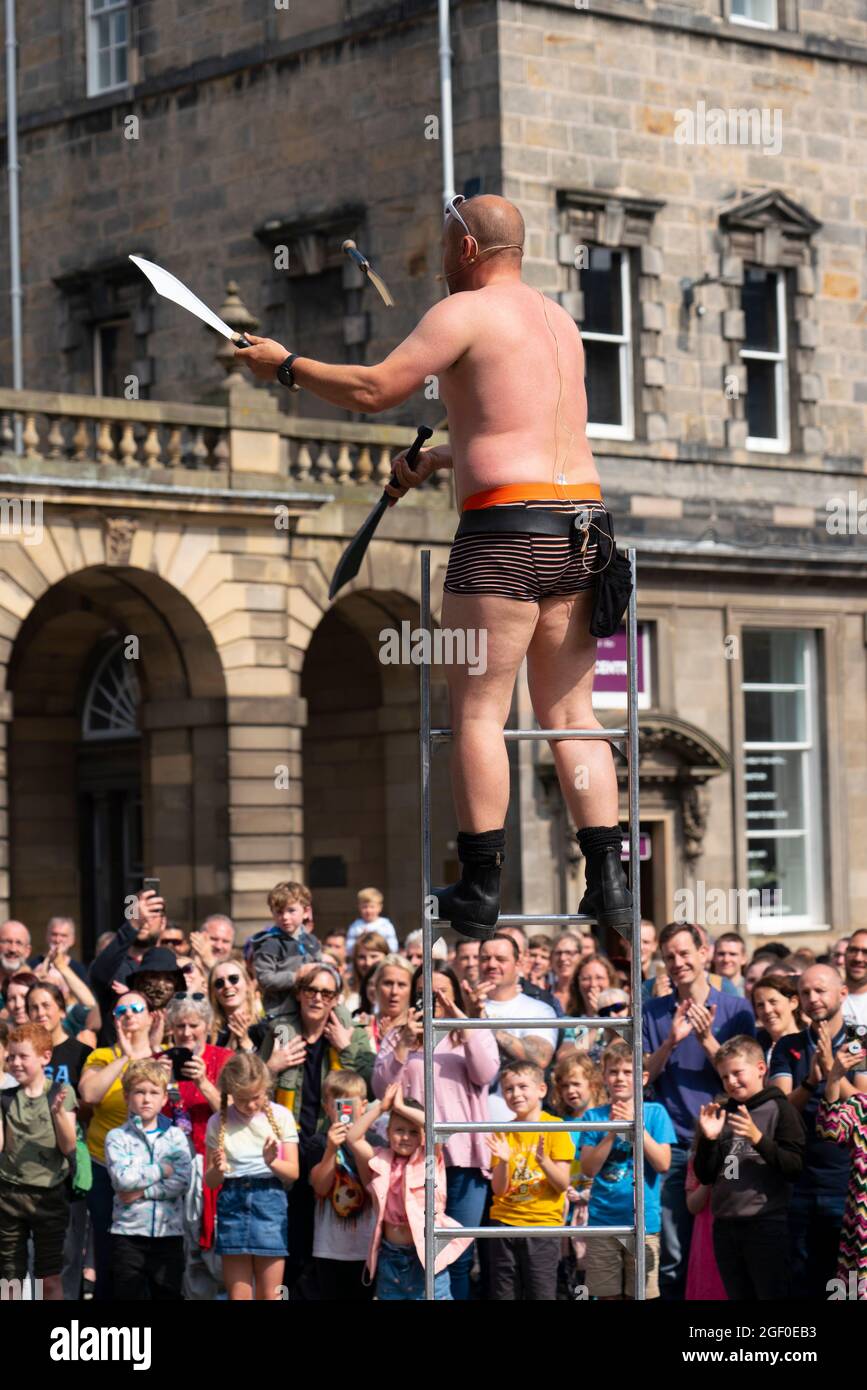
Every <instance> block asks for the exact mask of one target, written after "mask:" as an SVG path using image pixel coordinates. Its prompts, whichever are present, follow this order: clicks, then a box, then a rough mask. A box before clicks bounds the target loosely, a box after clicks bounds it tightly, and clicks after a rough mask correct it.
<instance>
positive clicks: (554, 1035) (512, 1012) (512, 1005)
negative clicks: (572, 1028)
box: [485, 991, 560, 1051]
mask: <svg viewBox="0 0 867 1390" xmlns="http://www.w3.org/2000/svg"><path fill="white" fill-rule="evenodd" d="M485 1014H486V1015H487V1017H488V1018H518V1019H520V1018H556V1017H557V1015H556V1013H555V1012H554V1010H553V1009H552V1008H551V1005H550V1004H546V1003H545V1001H544V999H531V998H530V996H529V994H524V993H523V991H522V992H521V993H519V994H516V995H515V998H514V999H503V1000H497V999H486V1000H485ZM504 1028H505V1031H506V1032H507V1033H511V1034H512V1037H514V1038H526V1037H527V1036H528V1035H529V1034H532V1036H533V1037H534V1038H543V1039H544V1041H545V1042H547V1043H550V1045H551V1047H553V1048H554V1050H555V1051H556V1049H557V1043H558V1041H559V1036H560V1035H559V1031H558V1029H556V1028H551V1029H548V1028H520V1027H517V1026H516V1027H513V1026H512V1025H511V1024H509V1025H508V1027H506V1025H504Z"/></svg>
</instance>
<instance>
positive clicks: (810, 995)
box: [798, 965, 848, 1023]
mask: <svg viewBox="0 0 867 1390" xmlns="http://www.w3.org/2000/svg"><path fill="white" fill-rule="evenodd" d="M798 994H799V996H800V1000H801V1008H802V1009H803V1011H804V1013H805V1014H806V1015H807V1017H808V1018H811V1019H812V1020H813V1022H814V1023H822V1022H823V1021H824V1020H826V1019H827V1020H829V1021H830V1020H834V1019H836V1015H837V1014H838V1013H839V1012H840V1005H841V1003H842V1001H843V998H844V997H845V995H846V994H848V990H847V989H846V986H845V985H844V984H843V982H842V981H841V979H840V976H839V975H838V973H837V971H836V970H835V969H834V967H833V966H832V965H811V966H810V967H809V969H807V970H805V971H804V973H803V975H802V976H801V978H800V980H799V981H798Z"/></svg>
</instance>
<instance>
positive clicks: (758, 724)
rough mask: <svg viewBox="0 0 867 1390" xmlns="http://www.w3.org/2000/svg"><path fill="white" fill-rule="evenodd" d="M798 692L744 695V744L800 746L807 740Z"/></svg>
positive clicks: (756, 692)
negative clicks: (789, 744)
mask: <svg viewBox="0 0 867 1390" xmlns="http://www.w3.org/2000/svg"><path fill="white" fill-rule="evenodd" d="M804 716H805V711H804V693H803V691H801V690H747V691H745V692H744V725H745V728H744V738H745V739H746V741H747V743H803V742H804V740H805V739H806V737H807V731H806V719H805V717H804Z"/></svg>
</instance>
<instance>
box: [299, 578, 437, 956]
mask: <svg viewBox="0 0 867 1390" xmlns="http://www.w3.org/2000/svg"><path fill="white" fill-rule="evenodd" d="M418 622H419V610H418V605H417V604H416V603H415V601H414V600H413V599H411V598H409V597H408V596H407V595H406V594H402V593H399V592H397V591H395V590H388V591H385V590H370V589H367V590H360V591H357V592H354V593H350V594H348V595H347V596H346V597H345V598H343V599H341V600H340V601H339V602H338V603H336V604H335V605H334V606H333V607H332V608H330V609H329V610H328V612H327V613H326V614H325V615H324V617H323V618H322V621H321V622H320V623H319V626H318V627H317V628H316V631H315V632H314V634H313V637H312V639H311V642H310V645H309V647H308V649H307V653H306V656H305V660H304V669H303V673H302V678H301V693H302V695H303V696H304V698H305V699H306V701H307V726H306V728H305V730H304V735H303V742H302V750H303V775H304V862H305V872H306V874H307V878H308V882H309V884H310V887H311V888H312V890H313V898H314V908H315V919H316V929H317V932H318V933H319V935H320V936H321V935H322V934H323V931H324V930H328V929H330V928H332V927H338V926H343V927H345V926H347V925H348V924H349V923H350V922H351V921H352V920H353V918H354V917H355V916H356V915H357V909H356V893H357V892H358V890H359V889H360V888H365V887H377V888H379V889H380V890H381V891H382V892H383V893H384V894H385V913H386V915H387V916H388V917H390V918H391V919H392V920H393V921H394V923H395V925H396V927H397V929H398V935H399V936H400V937H401V938H403V937H404V936H405V935H406V934H407V933H408V932H409V931H412V930H414V929H415V928H416V927H419V926H421V916H420V902H419V884H420V861H419V745H418V717H419V668H418V666H416V665H413V664H410V663H402V664H390V663H389V662H387V661H385V660H383V659H381V655H382V653H383V639H382V637H381V634H382V633H383V632H384V631H387V630H396V631H397V632H398V633H400V632H401V625H402V624H406V625H407V628H408V629H410V630H412V629H414V628H416V627H417V626H418ZM432 684H433V687H434V708H435V709H436V711H437V717H438V718H439V719H441V720H442V721H443V722H444V721H445V696H444V691H443V682H442V673H441V672H440V671H438V670H436V669H435V670H434V672H433V673H432ZM433 776H434V787H435V792H434V805H435V806H436V807H437V808H438V809H437V817H436V824H435V826H434V835H435V838H436V837H437V836H438V833H439V831H438V827H439V817H440V816H442V815H443V814H444V810H443V808H445V809H446V810H447V809H448V807H449V805H450V794H449V790H448V780H447V777H448V765H447V762H446V760H445V759H440V760H438V761H436V762H435V764H434V772H433ZM440 857H441V856H439V855H438V856H437V863H439V860H440Z"/></svg>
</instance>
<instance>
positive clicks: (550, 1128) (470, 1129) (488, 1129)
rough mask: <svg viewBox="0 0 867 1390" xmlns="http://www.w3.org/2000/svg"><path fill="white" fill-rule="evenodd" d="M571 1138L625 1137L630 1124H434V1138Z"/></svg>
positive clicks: (468, 1122) (603, 1121) (612, 1121)
mask: <svg viewBox="0 0 867 1390" xmlns="http://www.w3.org/2000/svg"><path fill="white" fill-rule="evenodd" d="M564 1129H566V1130H569V1131H570V1133H573V1134H581V1133H582V1132H585V1131H586V1132H587V1133H591V1132H592V1131H593V1130H595V1129H607V1130H610V1131H611V1133H612V1134H628V1133H629V1132H630V1131H632V1130H634V1129H635V1122H634V1120H599V1122H598V1123H597V1121H596V1120H455V1122H454V1124H453V1125H452V1124H449V1122H448V1120H438V1121H437V1123H436V1124H435V1125H434V1135H435V1136H436V1135H439V1134H559V1133H560V1131H561V1130H564Z"/></svg>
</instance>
